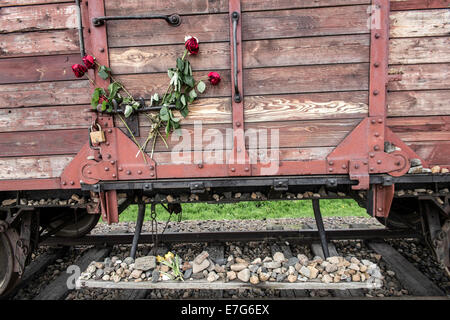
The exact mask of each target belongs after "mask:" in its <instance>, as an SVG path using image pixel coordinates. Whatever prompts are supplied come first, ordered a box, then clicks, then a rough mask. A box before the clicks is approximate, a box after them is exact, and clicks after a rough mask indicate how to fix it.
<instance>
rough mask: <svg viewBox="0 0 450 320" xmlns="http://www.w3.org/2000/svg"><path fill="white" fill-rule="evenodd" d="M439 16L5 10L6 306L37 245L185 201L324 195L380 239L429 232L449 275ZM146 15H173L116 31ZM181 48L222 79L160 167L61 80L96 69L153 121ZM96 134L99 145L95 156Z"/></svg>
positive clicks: (378, 11)
mask: <svg viewBox="0 0 450 320" xmlns="http://www.w3.org/2000/svg"><path fill="white" fill-rule="evenodd" d="M449 6H450V5H449V1H448V0H391V1H388V0H318V1H306V0H289V1H288V0H276V1H275V0H242V1H238V0H192V1H187V0H167V1H160V0H155V1H152V0H146V1H145V0H89V1H87V0H82V1H69V0H0V17H1V19H0V203H1V207H0V237H1V242H0V244H1V245H0V260H1V266H0V270H1V271H0V277H1V278H0V281H1V283H0V284H1V285H0V294H1V293H4V292H5V291H6V290H7V289H8V288H10V287H11V286H12V285H13V284H14V282H15V281H16V279H17V278H18V277H19V276H20V275H21V274H22V273H23V270H24V267H25V265H26V262H27V260H28V259H29V256H30V253H31V252H32V251H33V250H34V248H36V247H37V245H38V243H39V242H40V241H41V240H42V239H44V238H46V237H49V236H52V235H53V234H57V235H59V236H66V237H76V236H81V235H84V234H86V233H87V232H89V231H90V230H91V229H92V228H93V227H94V226H95V224H96V223H97V222H98V220H99V217H100V215H102V218H103V219H104V220H106V221H108V222H109V223H114V222H117V221H118V216H119V214H120V212H121V211H122V210H124V208H126V206H127V205H129V204H130V203H136V202H141V201H144V202H146V203H161V202H169V203H171V207H170V208H171V210H175V211H177V210H178V209H179V207H177V206H176V204H178V203H182V202H189V201H212V202H233V201H241V200H246V201H248V200H261V199H269V200H270V199H273V200H279V199H287V198H291V199H300V198H308V195H309V193H308V192H311V194H312V193H317V192H319V191H320V190H321V191H324V190H325V194H326V196H325V198H327V197H328V198H339V197H351V198H354V199H356V200H357V201H358V202H359V203H360V204H361V205H362V206H364V207H366V208H367V211H368V213H369V214H370V215H372V216H375V217H378V218H379V219H380V220H381V221H383V222H384V223H386V224H387V225H390V226H393V225H395V226H405V225H408V224H409V225H415V224H416V223H420V221H422V222H423V223H424V225H425V226H426V227H427V228H425V229H424V230H427V231H426V233H427V236H428V237H429V238H430V239H431V240H434V249H435V251H436V254H437V255H438V256H439V257H440V259H441V261H443V263H444V264H446V265H447V266H448V265H449V259H448V242H449V237H450V231H449V230H450V227H449V222H448V217H449V213H450V204H449V200H448V187H449V181H450V175H449V174H448V169H449V168H450V130H449V127H450V108H449V102H450V81H449V78H450V9H449ZM148 14H158V15H167V16H166V18H165V19H149V20H147V19H145V20H143V19H131V17H130V19H127V20H117V19H114V18H111V17H114V16H116V17H117V16H120V17H122V18H123V17H125V16H142V15H148ZM101 17H107V18H106V19H98V18H101ZM167 17H176V18H177V19H179V20H177V22H179V23H175V24H176V25H171V24H170V23H168V21H167V20H168V19H167ZM96 19H97V20H96ZM99 20H100V21H99ZM186 35H192V36H195V37H197V38H198V39H199V46H200V53H199V54H198V55H192V56H189V60H190V62H191V64H192V69H193V70H194V76H195V77H196V78H202V77H203V78H204V77H207V75H208V73H209V72H210V71H216V72H219V73H220V75H221V79H222V80H221V82H220V84H219V85H217V86H210V85H208V87H207V89H206V91H205V92H204V94H203V95H201V97H199V99H198V100H196V101H195V102H194V103H193V104H192V105H191V107H190V109H189V110H190V112H189V115H188V116H187V117H186V118H185V119H183V120H182V121H181V127H182V129H183V130H184V134H183V138H182V139H180V137H178V136H177V135H175V134H171V135H170V136H169V138H168V139H167V142H168V147H166V146H165V145H164V143H163V141H162V139H158V140H157V142H156V144H155V147H154V152H153V153H152V152H151V150H150V148H151V144H149V145H148V147H147V154H146V155H145V159H143V157H142V156H141V155H139V156H137V157H136V154H137V152H138V147H137V146H136V144H135V142H134V141H133V139H131V138H130V134H129V132H128V130H127V129H126V128H125V126H124V124H123V123H122V122H121V121H120V120H119V117H118V115H117V114H115V113H107V112H104V113H101V112H96V111H95V110H92V107H91V106H90V103H91V95H92V91H93V86H92V85H91V84H90V82H89V80H87V78H86V77H83V78H76V77H75V75H74V73H73V72H72V70H71V66H72V65H73V64H76V63H81V57H82V56H83V55H84V54H89V55H92V56H94V57H95V58H96V60H97V61H98V62H99V63H100V64H102V65H106V66H109V67H110V68H111V70H112V73H113V75H114V77H115V78H116V79H117V80H118V81H120V82H122V83H123V84H124V85H125V87H126V88H127V89H128V91H129V92H131V93H132V95H133V96H134V97H135V99H139V98H141V97H142V98H143V99H144V100H143V103H144V104H145V103H147V105H148V103H149V100H150V99H151V96H152V95H153V94H154V93H159V94H160V95H162V94H163V93H164V91H165V90H166V87H167V84H168V81H169V78H168V77H167V69H168V68H171V67H174V63H175V59H176V57H178V56H180V55H181V54H182V52H183V50H184V42H185V36H186ZM89 75H90V77H91V78H93V79H94V81H95V82H96V83H97V85H98V86H102V87H105V88H106V87H107V86H108V84H109V82H108V81H107V80H103V79H102V78H100V77H99V76H98V73H96V72H94V71H92V70H91V71H90V72H89ZM238 96H239V97H240V99H239V97H238ZM156 109H158V108H156ZM141 111H142V110H141ZM149 112H150V113H151V112H154V111H149ZM156 112H158V111H157V110H156ZM174 114H175V116H179V113H178V112H177V111H176V110H174ZM97 124H99V125H100V126H101V130H102V131H103V132H104V134H105V142H102V143H100V144H98V145H93V144H92V143H90V136H89V130H90V128H91V126H94V127H95V126H96V125H97ZM127 125H129V126H130V127H131V128H132V130H133V131H134V136H135V137H136V139H137V140H138V143H139V144H142V143H143V141H145V139H146V138H147V136H148V133H149V130H151V128H150V122H149V120H148V118H147V117H146V116H145V112H135V113H134V114H133V115H132V116H131V117H130V118H127ZM255 136H256V137H257V138H256V140H255ZM199 137H200V138H199ZM254 141H257V143H256V144H255V143H253V142H254ZM180 144H181V146H182V148H181V149H182V156H180V152H179V150H180ZM174 155H175V156H174ZM254 192H258V194H257V197H252V196H248V195H252V193H254ZM235 193H239V194H241V195H242V196H241V197H236V195H235ZM300 194H301V196H300ZM289 195H291V196H289ZM297 195H298V196H297ZM322 197H324V196H322ZM73 219H76V221H74V220H73ZM420 230H422V229H420ZM13 257H14V258H13Z"/></svg>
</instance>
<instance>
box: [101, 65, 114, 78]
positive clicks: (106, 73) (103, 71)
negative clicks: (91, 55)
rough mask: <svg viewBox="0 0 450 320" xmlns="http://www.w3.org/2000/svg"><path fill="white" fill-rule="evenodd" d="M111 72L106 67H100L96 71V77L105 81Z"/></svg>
mask: <svg viewBox="0 0 450 320" xmlns="http://www.w3.org/2000/svg"><path fill="white" fill-rule="evenodd" d="M110 72H111V69H110V68H108V67H106V66H100V68H99V69H98V75H99V77H100V78H102V79H103V80H106V79H108V78H109V73H110Z"/></svg>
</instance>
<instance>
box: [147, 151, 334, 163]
mask: <svg viewBox="0 0 450 320" xmlns="http://www.w3.org/2000/svg"><path fill="white" fill-rule="evenodd" d="M332 150H333V147H312V148H280V149H279V150H278V152H276V151H273V150H271V149H249V150H248V153H249V159H250V162H251V163H256V160H258V161H264V162H267V161H278V160H280V161H305V160H318V159H322V160H323V159H325V158H326V156H327V155H328V154H330V152H331V151H332ZM230 152H231V150H228V151H223V152H222V153H221V156H217V155H215V154H213V153H210V152H202V153H201V154H202V162H203V163H205V164H208V163H217V162H218V161H217V157H219V159H223V162H225V160H226V159H228V157H229V156H230ZM153 159H154V160H155V161H156V163H158V164H172V163H174V160H175V159H174V158H173V154H172V153H170V152H155V154H154V155H153ZM176 160H177V163H179V164H192V163H194V154H193V152H191V151H186V152H183V153H180V154H179V158H177V159H176Z"/></svg>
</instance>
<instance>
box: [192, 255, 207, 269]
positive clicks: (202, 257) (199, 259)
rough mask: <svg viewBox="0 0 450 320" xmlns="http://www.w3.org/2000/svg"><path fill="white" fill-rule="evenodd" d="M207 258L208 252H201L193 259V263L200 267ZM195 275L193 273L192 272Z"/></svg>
mask: <svg viewBox="0 0 450 320" xmlns="http://www.w3.org/2000/svg"><path fill="white" fill-rule="evenodd" d="M208 257H209V253H208V251H203V252H202V253H200V254H199V255H198V256H196V257H195V259H194V262H195V263H196V264H198V265H201V264H202V263H203V261H205V259H206V258H208ZM194 273H195V272H194Z"/></svg>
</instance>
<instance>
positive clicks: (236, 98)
mask: <svg viewBox="0 0 450 320" xmlns="http://www.w3.org/2000/svg"><path fill="white" fill-rule="evenodd" d="M228 15H229V21H230V55H231V83H232V84H234V85H232V86H231V87H232V89H231V96H232V99H231V107H232V113H233V149H232V150H231V154H230V157H229V158H228V161H229V162H228V174H229V175H230V176H249V175H251V174H252V172H251V166H250V163H249V156H248V152H247V150H246V148H245V131H244V93H243V85H242V78H243V77H242V70H243V69H242V32H241V28H242V16H241V2H240V0H230V2H229V14H228Z"/></svg>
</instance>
